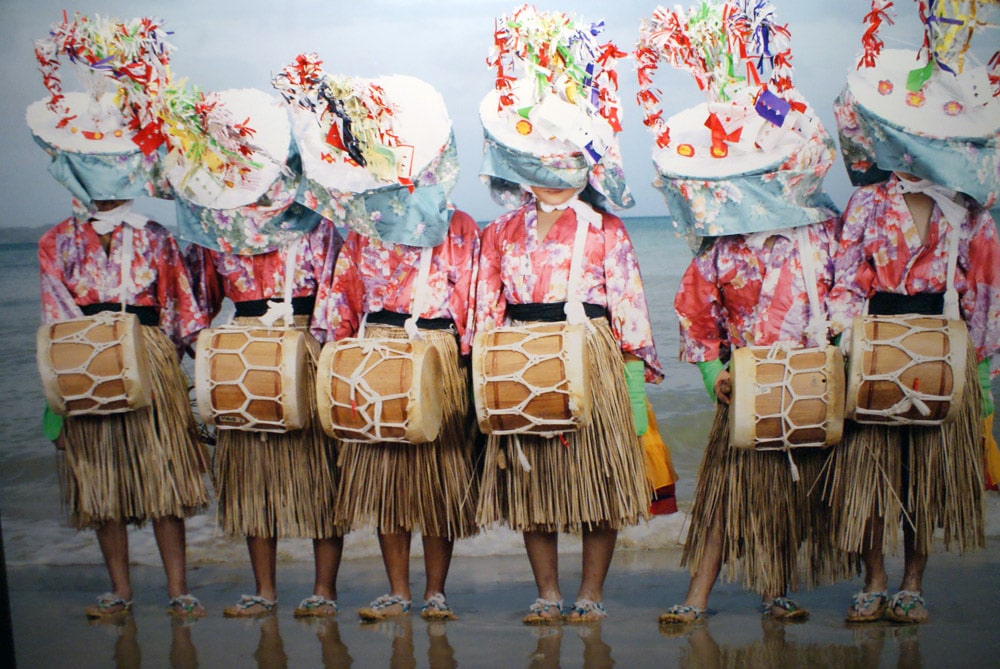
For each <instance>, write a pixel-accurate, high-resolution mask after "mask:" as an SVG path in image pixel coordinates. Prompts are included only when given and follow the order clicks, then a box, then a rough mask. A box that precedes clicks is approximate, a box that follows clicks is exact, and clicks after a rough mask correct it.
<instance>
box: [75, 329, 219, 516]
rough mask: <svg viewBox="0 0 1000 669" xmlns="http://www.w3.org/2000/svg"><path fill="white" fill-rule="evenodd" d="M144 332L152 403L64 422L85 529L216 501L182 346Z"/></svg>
mask: <svg viewBox="0 0 1000 669" xmlns="http://www.w3.org/2000/svg"><path fill="white" fill-rule="evenodd" d="M141 332H142V337H143V339H144V341H145V344H146V351H147V354H148V355H149V357H150V365H149V367H150V373H151V375H152V384H153V392H152V396H153V404H152V406H150V407H146V408H144V409H139V410H137V411H131V412H127V413H121V414H113V415H109V416H69V417H67V418H66V421H65V423H64V425H63V430H64V434H65V435H66V439H67V442H68V445H67V447H66V452H65V454H64V455H63V457H62V458H61V463H60V469H61V472H60V479H61V484H62V495H63V502H64V504H65V505H66V506H67V508H68V509H69V514H70V524H71V525H72V526H74V527H76V528H78V529H85V528H94V527H97V526H98V525H100V524H102V523H104V522H106V521H109V520H123V521H125V522H127V523H129V524H134V525H140V526H141V525H143V524H145V522H146V521H148V520H150V519H155V518H161V517H164V516H177V517H180V518H186V517H189V516H192V515H194V514H195V513H197V512H198V511H200V510H204V509H205V508H206V507H207V506H208V503H209V500H210V497H209V493H208V488H207V486H206V483H205V476H204V474H205V473H206V471H207V468H208V466H207V465H208V461H209V456H208V451H207V450H206V448H205V445H204V444H203V443H201V442H200V441H199V440H198V430H197V427H196V423H195V419H194V414H193V412H192V410H191V403H190V400H189V398H188V382H187V377H186V376H185V375H184V372H183V370H181V367H180V364H179V363H178V361H177V351H176V349H175V348H174V345H173V344H172V343H171V342H170V340H169V339H168V338H167V336H166V335H164V334H163V332H162V331H160V329H159V328H156V327H149V326H143V327H142V328H141Z"/></svg>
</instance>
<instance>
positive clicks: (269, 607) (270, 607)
mask: <svg viewBox="0 0 1000 669" xmlns="http://www.w3.org/2000/svg"><path fill="white" fill-rule="evenodd" d="M277 605H278V600H277V599H273V600H272V599H267V598H266V597H261V596H260V595H253V596H250V595H241V596H240V601H238V602H236V603H235V604H234V605H232V606H227V607H226V608H224V609H222V615H223V616H225V617H226V618H262V617H264V616H266V615H270V614H271V612H272V611H274V607H275V606H277ZM254 607H260V608H259V609H256V610H251V609H253V608H254Z"/></svg>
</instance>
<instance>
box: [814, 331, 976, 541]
mask: <svg viewBox="0 0 1000 669" xmlns="http://www.w3.org/2000/svg"><path fill="white" fill-rule="evenodd" d="M965 371H966V375H965V376H966V378H965V392H964V394H963V399H962V409H961V412H960V413H959V415H958V417H957V418H956V420H955V422H953V423H950V424H948V425H942V426H938V427H923V426H910V427H886V426H881V425H858V424H856V423H853V422H848V423H847V424H846V425H845V426H844V428H845V429H844V439H843V441H842V442H841V444H840V445H838V446H837V447H836V448H835V449H834V451H833V453H831V455H830V461H829V463H828V464H827V466H826V467H825V471H824V474H823V477H822V480H823V488H822V497H823V499H824V500H825V501H826V502H827V503H828V504H829V505H830V507H831V509H832V510H833V522H834V525H833V527H834V532H835V535H836V541H837V544H838V546H839V547H840V548H842V549H843V550H845V551H850V552H853V553H857V552H860V551H861V550H862V549H863V548H865V546H866V545H869V544H868V542H869V541H870V542H871V545H874V544H880V545H881V546H882V549H883V551H885V552H886V553H895V552H896V551H897V550H898V546H899V531H898V530H899V527H900V522H897V521H896V520H895V519H901V522H902V523H906V524H909V525H910V526H911V527H912V528H913V529H914V530H915V534H914V536H915V540H916V546H917V549H918V550H920V551H921V552H923V553H929V552H930V549H931V546H932V544H933V538H934V532H935V530H937V529H941V530H943V543H944V548H945V550H951V549H952V548H957V549H958V551H959V552H960V553H963V552H965V551H967V550H972V549H975V548H982V547H984V546H985V541H986V540H985V529H984V524H983V486H984V483H983V459H982V439H983V436H982V421H981V420H980V416H979V413H980V408H979V402H980V390H979V381H978V379H977V377H976V359H975V347H974V346H972V344H971V342H970V345H969V347H968V358H967V361H966V366H965ZM876 517H882V518H885V519H886V520H887V521H889V522H886V523H883V524H882V525H883V531H882V533H881V534H879V535H875V536H870V534H869V533H870V528H869V526H868V520H869V519H870V518H876Z"/></svg>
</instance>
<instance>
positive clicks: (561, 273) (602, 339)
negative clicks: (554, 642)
mask: <svg viewBox="0 0 1000 669" xmlns="http://www.w3.org/2000/svg"><path fill="white" fill-rule="evenodd" d="M497 25H498V26H500V28H498V30H497V35H496V40H497V41H496V44H497V51H496V52H495V53H493V54H491V60H490V61H489V62H490V63H491V64H493V65H494V66H495V67H496V68H497V72H498V76H497V90H495V91H493V92H492V93H490V94H488V95H487V96H486V97H485V98H484V100H483V101H482V103H481V105H480V119H481V121H482V123H483V128H484V134H485V136H486V141H485V158H484V165H483V168H482V176H483V179H484V181H485V182H486V184H487V185H488V186H489V188H490V191H491V195H492V196H493V198H494V200H496V201H497V202H498V203H500V204H503V205H505V206H507V207H508V208H511V209H512V211H510V212H509V213H506V214H504V215H503V216H501V217H499V218H497V219H496V220H494V221H493V222H492V223H490V224H489V225H488V226H487V227H486V228H485V229H484V231H483V240H482V254H481V258H480V262H479V278H478V284H477V288H476V332H477V337H478V336H479V335H480V333H483V334H489V333H490V332H491V331H492V330H494V329H496V328H498V327H503V326H507V325H521V324H533V323H538V322H545V321H569V323H570V324H571V325H580V324H582V325H584V327H585V331H586V335H585V339H586V344H585V345H586V347H587V350H588V356H589V359H590V365H589V368H588V369H585V370H584V373H586V374H588V375H589V376H590V398H589V401H590V403H591V410H590V416H591V419H590V423H589V424H588V425H583V426H580V427H579V428H578V429H576V430H557V431H556V432H558V434H553V435H548V436H546V435H543V434H527V433H525V434H497V433H492V434H490V435H489V439H488V443H487V451H486V456H485V457H486V459H485V467H484V478H483V483H482V491H481V494H480V498H479V509H478V519H479V522H480V524H482V525H484V526H489V525H493V524H496V523H502V524H504V525H506V526H508V527H510V528H511V529H513V530H516V531H520V532H521V533H522V534H523V537H524V544H525V550H526V552H527V554H528V560H529V562H530V564H531V569H532V573H533V576H534V579H535V586H536V588H537V592H538V597H537V599H536V600H535V602H534V603H533V604H532V605H531V606H530V609H529V611H528V614H527V615H526V616H525V617H524V619H523V620H524V622H525V623H526V624H553V623H557V622H560V621H562V620H563V619H565V620H566V621H567V622H574V623H575V622H590V621H598V620H601V619H603V618H604V617H606V615H607V612H606V609H605V606H604V583H605V580H606V577H607V574H608V571H609V568H610V565H611V560H612V557H613V555H614V549H615V543H616V539H617V536H618V531H619V530H620V529H622V528H624V527H627V526H630V525H634V524H636V523H637V522H638V521H639V520H640V519H643V518H646V517H647V516H646V514H647V510H648V503H649V499H650V492H651V491H650V490H649V488H648V484H647V482H646V479H645V473H644V469H645V465H644V456H643V449H642V445H641V443H640V441H639V437H638V435H641V434H643V433H644V432H645V431H646V428H647V422H646V421H647V412H646V399H645V383H646V382H650V383H658V382H659V381H661V380H662V378H663V371H662V369H661V367H660V363H659V359H658V358H657V355H656V348H655V345H654V343H653V333H652V328H651V326H650V321H649V313H648V309H647V306H646V296H645V292H644V287H643V283H642V278H641V275H640V273H639V266H638V262H637V259H636V254H635V249H634V248H633V246H632V242H631V240H630V239H629V236H628V233H627V231H626V230H625V226H624V224H623V223H622V221H621V219H619V218H618V217H617V216H614V215H613V214H611V213H608V211H607V209H606V208H607V207H609V206H612V205H613V206H616V207H620V208H624V207H628V206H631V205H632V196H631V194H630V193H629V192H628V188H627V186H626V184H625V181H624V176H623V173H622V170H621V158H620V155H619V153H618V140H617V132H618V131H619V130H620V125H619V122H618V117H619V112H620V108H619V106H618V99H617V92H616V91H617V80H616V78H615V71H614V63H615V60H616V59H617V57H619V56H620V55H624V54H621V53H620V52H618V51H617V49H616V48H615V46H614V45H613V44H611V43H607V44H603V45H600V44H598V42H597V40H596V37H595V36H596V35H597V34H599V33H600V27H599V26H597V25H591V24H589V23H584V22H582V21H580V20H578V19H576V18H575V17H571V16H569V15H567V14H562V13H558V12H548V13H546V12H538V11H536V10H535V9H534V8H533V7H530V6H524V7H522V8H520V9H519V10H517V11H516V12H514V14H513V15H512V16H511V17H510V18H509V19H508V18H507V17H504V18H503V19H501V20H499V21H498V23H497ZM546 31H548V32H546ZM536 39H537V40H538V42H537V43H536V42H533V41H532V40H536ZM557 49H558V50H560V53H562V54H564V58H568V59H569V61H567V60H565V59H564V58H560V57H557V56H556V55H555V51H556V50H557ZM599 54H600V57H598V55H599ZM545 59H551V62H552V63H553V64H555V63H564V64H566V65H565V67H555V68H554V69H553V70H552V71H551V73H550V76H548V77H547V80H546V81H544V82H543V83H542V85H541V86H537V87H536V86H535V83H536V79H535V78H534V76H533V74H532V72H534V71H535V70H534V69H533V68H535V67H536V66H537V65H538V62H540V61H541V60H545ZM595 61H599V62H595ZM587 67H590V68H591V70H592V72H593V77H587V78H585V79H586V80H584V78H581V79H577V78H575V77H577V76H578V75H580V72H582V71H583V70H584V69H586V68H587ZM566 91H570V92H571V93H575V95H574V94H570V93H567V92H566ZM567 96H568V97H567ZM598 99H599V100H600V101H601V102H600V104H598V105H594V106H592V105H590V104H589V103H587V100H598ZM519 112H521V113H519ZM574 362H576V363H577V364H582V363H580V361H569V362H568V363H567V364H573V363H574ZM575 531H580V532H582V535H583V556H582V574H583V575H582V578H581V582H580V584H579V587H578V589H577V591H576V597H575V601H574V603H573V604H572V605H571V606H566V607H565V608H564V604H563V601H562V600H563V598H562V593H561V589H560V584H559V570H558V538H559V533H560V532H575Z"/></svg>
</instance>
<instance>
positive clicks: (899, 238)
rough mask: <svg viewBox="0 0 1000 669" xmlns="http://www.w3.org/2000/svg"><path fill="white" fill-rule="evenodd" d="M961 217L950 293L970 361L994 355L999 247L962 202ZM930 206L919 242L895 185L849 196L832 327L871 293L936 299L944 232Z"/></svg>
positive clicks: (984, 221)
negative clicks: (971, 348) (972, 352)
mask: <svg viewBox="0 0 1000 669" xmlns="http://www.w3.org/2000/svg"><path fill="white" fill-rule="evenodd" d="M967 207H968V211H969V216H967V217H966V219H965V220H964V221H963V222H962V223H961V224H960V226H959V230H960V234H961V239H960V240H959V244H958V267H957V270H956V276H955V289H956V290H957V291H958V295H959V305H960V307H961V313H962V318H963V319H964V320H965V322H966V324H967V325H968V327H969V335H970V337H971V339H972V342H973V344H974V345H975V347H976V359H977V360H983V359H985V358H991V359H992V360H993V367H994V372H993V373H994V375H996V373H997V370H996V365H997V363H996V356H997V353H998V351H1000V241H998V238H997V228H996V225H995V224H994V222H993V219H992V217H991V216H990V214H989V212H987V211H986V210H985V209H982V208H981V207H979V206H978V205H977V204H975V203H974V202H972V201H971V200H967ZM949 223H950V222H946V221H945V219H944V218H943V216H942V213H941V210H940V209H939V208H938V207H937V206H936V205H935V206H934V209H933V211H932V213H931V218H930V222H929V223H928V228H927V234H926V238H925V239H924V241H923V243H921V241H920V236H919V233H918V232H917V228H916V226H915V225H914V223H913V219H912V217H911V216H910V212H909V209H908V208H907V206H906V201H905V200H904V199H903V193H902V191H901V190H900V187H899V179H898V177H896V176H895V175H893V176H892V177H891V178H890V179H889V180H888V181H885V182H882V183H879V184H875V185H872V186H864V187H861V188H859V189H858V190H857V191H855V193H854V195H852V196H851V199H850V201H849V202H848V204H847V209H846V210H845V212H844V219H843V231H842V233H841V240H840V246H839V249H838V252H837V257H836V265H835V273H836V276H837V285H836V286H835V287H834V288H833V290H832V291H831V293H830V308H831V315H832V319H833V320H834V329H835V331H836V330H837V329H840V328H843V327H846V326H847V325H848V324H849V323H850V322H851V320H852V319H853V318H854V317H855V316H856V315H858V314H860V313H862V310H863V309H864V306H865V304H866V300H867V299H868V298H869V297H871V295H873V294H874V293H875V292H888V293H897V294H901V295H915V294H918V293H943V292H944V291H945V289H946V287H947V282H946V277H947V274H948V272H947V267H948V230H950V229H951V226H950V225H949Z"/></svg>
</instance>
